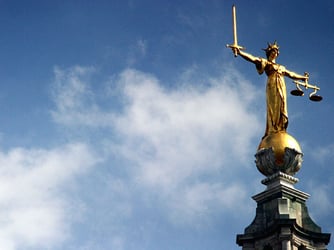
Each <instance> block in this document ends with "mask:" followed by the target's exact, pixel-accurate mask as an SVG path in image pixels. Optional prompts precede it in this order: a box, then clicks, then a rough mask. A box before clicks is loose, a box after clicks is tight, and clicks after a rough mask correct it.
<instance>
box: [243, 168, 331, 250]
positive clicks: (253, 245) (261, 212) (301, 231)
mask: <svg viewBox="0 0 334 250" xmlns="http://www.w3.org/2000/svg"><path fill="white" fill-rule="evenodd" d="M297 182H298V179H297V178H294V177H293V176H290V175H288V174H285V173H282V172H277V173H275V174H274V175H272V176H269V177H267V178H266V179H264V180H263V181H262V183H263V184H264V185H266V186H267V188H266V190H265V191H263V192H261V193H259V194H257V195H255V196H253V199H254V200H255V201H256V202H257V209H256V216H255V219H254V220H253V222H252V223H251V224H250V225H249V226H248V227H246V229H245V231H244V234H239V235H237V244H238V245H239V246H242V249H243V250H266V249H268V250H270V249H271V250H281V249H289V250H299V249H314V250H325V249H327V247H326V246H327V244H328V243H329V240H330V234H327V233H322V232H321V228H320V227H319V226H318V225H317V224H315V223H314V221H313V220H312V219H311V217H310V215H309V213H308V210H307V206H306V203H305V202H306V200H307V199H308V198H309V195H308V194H307V193H304V192H302V191H300V190H298V189H295V188H294V186H293V185H294V184H295V183H297ZM303 247H305V248H303Z"/></svg>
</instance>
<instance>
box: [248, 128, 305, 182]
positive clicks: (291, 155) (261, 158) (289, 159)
mask: <svg viewBox="0 0 334 250" xmlns="http://www.w3.org/2000/svg"><path fill="white" fill-rule="evenodd" d="M302 155H303V154H302V151H301V148H300V146H299V143H298V142H297V141H296V139H295V138H293V137H292V136H291V135H289V134H288V133H286V132H277V133H272V134H269V135H267V136H265V137H264V138H263V139H262V141H261V142H260V145H259V147H258V151H257V153H256V155H255V157H256V166H257V168H258V169H259V171H260V172H261V173H262V174H264V175H265V176H270V175H272V174H274V173H276V172H283V173H286V174H289V175H294V174H295V173H296V172H297V171H298V170H299V169H300V167H301V163H302Z"/></svg>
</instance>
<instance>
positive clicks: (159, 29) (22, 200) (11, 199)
mask: <svg viewBox="0 0 334 250" xmlns="http://www.w3.org/2000/svg"><path fill="white" fill-rule="evenodd" d="M233 3H235V4H236V6H237V22H238V23H237V25H238V40H239V44H240V45H242V46H244V47H246V51H247V52H249V53H251V54H253V55H256V56H261V57H265V54H264V52H263V50H262V49H263V48H265V47H266V46H267V42H273V41H275V40H277V42H278V44H279V46H280V55H279V57H278V59H277V62H278V63H280V64H282V65H284V66H285V67H286V68H287V69H289V70H291V71H294V72H296V73H299V74H303V73H304V72H305V71H307V72H309V73H310V83H312V84H316V85H318V86H319V87H320V91H319V94H320V95H322V96H323V98H324V99H323V101H322V102H319V103H315V102H311V101H309V99H308V98H307V95H308V93H310V91H309V90H307V91H306V93H305V96H303V97H295V96H292V95H289V96H288V112H289V127H288V133H289V134H290V135H292V136H293V137H294V138H296V140H298V142H299V143H300V145H301V148H302V151H303V153H304V158H303V159H304V162H303V165H302V168H301V170H300V171H299V172H298V173H297V174H296V177H297V178H298V179H299V182H298V183H297V184H296V188H298V189H299V190H301V191H303V192H306V193H309V194H310V195H311V197H310V198H309V199H308V200H307V203H306V204H307V206H308V209H309V212H310V214H311V217H312V218H313V219H314V221H315V222H316V223H317V224H318V225H319V226H321V227H322V230H323V232H326V233H332V234H333V233H334V224H333V221H334V182H333V178H334V169H333V166H332V163H333V160H334V134H333V127H334V119H333V116H332V114H333V111H334V110H333V109H334V90H333V84H332V83H333V79H332V75H331V74H332V73H333V61H332V58H333V56H334V42H333V41H334V30H333V26H334V2H332V1H330V0H323V1H318V2H316V3H315V2H314V1H302V0H295V1H289V0H276V1H271V0H269V1H265V2H264V1H260V0H252V1H240V0H235V1H230V0H219V1H218V0H191V1H190V0H182V1H176V0H174V1H152V0H141V1H138V0H109V1H103V0H96V1H86V0H83V1H77V0H66V1H62V0H59V1H40V0H34V1H16V0H14V1H8V0H4V1H0V32H1V33H0V117H1V118H0V121H1V122H0V249H5V250H20V249H25V250H30V249H34V250H35V249H43V250H44V249H52V250H53V249H55V250H58V249H59V250H60V249H62V250H105V249H108V250H156V249H160V250H188V249H192V250H204V249H209V250H216V249H217V250H218V249H221V250H232V249H240V248H239V247H238V246H237V244H236V243H235V241H236V235H237V234H242V233H243V230H244V228H245V227H246V226H248V225H249V224H250V223H251V222H252V220H253V219H254V216H255V209H256V202H255V201H254V200H252V198H251V197H252V196H253V195H255V194H257V193H259V192H262V191H263V190H264V189H265V186H263V185H262V184H261V180H262V179H264V178H265V177H264V176H263V175H262V174H261V173H260V172H259V171H258V170H257V169H256V166H255V163H254V160H255V157H254V154H255V153H256V150H257V146H258V144H259V142H260V140H261V138H262V136H263V133H264V130H265V112H266V110H265V109H266V107H265V82H266V77H265V76H264V75H261V76H260V75H258V73H257V72H256V69H255V67H254V65H252V64H250V63H248V62H246V61H245V60H243V59H242V58H240V57H237V58H235V57H234V56H233V54H232V52H231V50H230V49H227V48H226V44H230V43H232V42H233V37H232V18H231V6H232V4H233ZM286 85H287V90H288V93H289V92H290V91H291V90H293V89H294V84H293V82H292V81H291V79H288V78H287V79H286ZM329 249H334V246H333V244H330V245H329Z"/></svg>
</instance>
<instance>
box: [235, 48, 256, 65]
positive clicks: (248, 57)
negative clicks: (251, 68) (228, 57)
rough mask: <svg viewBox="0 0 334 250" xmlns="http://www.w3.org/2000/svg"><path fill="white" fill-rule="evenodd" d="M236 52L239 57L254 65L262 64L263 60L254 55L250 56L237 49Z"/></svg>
mask: <svg viewBox="0 0 334 250" xmlns="http://www.w3.org/2000/svg"><path fill="white" fill-rule="evenodd" d="M236 52H237V54H238V55H240V56H241V57H242V58H244V59H245V60H247V61H249V62H252V63H254V64H259V63H261V59H260V58H259V57H257V56H253V55H252V54H249V53H247V52H244V51H242V50H240V49H236Z"/></svg>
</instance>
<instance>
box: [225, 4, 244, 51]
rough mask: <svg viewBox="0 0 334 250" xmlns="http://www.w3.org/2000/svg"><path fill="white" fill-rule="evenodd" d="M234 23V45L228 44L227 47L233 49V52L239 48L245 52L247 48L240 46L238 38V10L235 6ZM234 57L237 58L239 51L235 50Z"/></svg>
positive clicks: (233, 9)
mask: <svg viewBox="0 0 334 250" xmlns="http://www.w3.org/2000/svg"><path fill="white" fill-rule="evenodd" d="M232 22H233V44H227V45H226V47H228V48H231V49H232V50H233V49H235V48H237V49H240V50H244V49H245V48H244V47H242V46H239V45H238V36H237V14H236V8H235V5H234V4H233V6H232ZM234 56H235V57H237V56H238V54H237V51H236V50H234Z"/></svg>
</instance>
